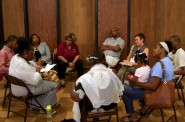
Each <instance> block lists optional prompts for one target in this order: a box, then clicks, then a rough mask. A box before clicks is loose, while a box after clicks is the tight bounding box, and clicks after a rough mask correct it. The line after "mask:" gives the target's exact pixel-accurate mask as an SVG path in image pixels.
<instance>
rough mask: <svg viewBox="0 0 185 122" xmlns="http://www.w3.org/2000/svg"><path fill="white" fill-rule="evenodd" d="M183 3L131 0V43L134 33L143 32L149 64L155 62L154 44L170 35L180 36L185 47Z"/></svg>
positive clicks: (176, 0) (170, 0)
mask: <svg viewBox="0 0 185 122" xmlns="http://www.w3.org/2000/svg"><path fill="white" fill-rule="evenodd" d="M184 5H185V1H184V0H131V35H130V37H131V44H134V35H135V34H137V33H140V32H142V33H144V34H145V36H146V45H147V46H148V47H149V49H150V56H149V63H150V64H151V66H152V65H153V64H154V63H155V62H156V60H154V59H153V58H152V50H153V48H154V46H155V45H156V44H157V43H158V42H160V41H164V40H165V39H168V38H169V37H170V36H171V35H174V34H176V35H178V36H180V38H181V46H182V47H183V48H184V49H185V42H184V41H183V40H185V29H184V28H185V16H184V15H183V14H184V13H185V8H184Z"/></svg>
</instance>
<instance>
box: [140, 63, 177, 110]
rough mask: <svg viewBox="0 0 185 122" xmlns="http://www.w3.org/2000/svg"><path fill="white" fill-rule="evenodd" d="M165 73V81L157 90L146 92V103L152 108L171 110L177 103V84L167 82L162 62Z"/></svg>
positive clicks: (161, 82) (164, 74) (162, 65)
mask: <svg viewBox="0 0 185 122" xmlns="http://www.w3.org/2000/svg"><path fill="white" fill-rule="evenodd" d="M160 63H161V67H162V73H163V81H160V83H159V85H158V87H157V88H156V89H155V90H146V92H145V94H144V102H145V105H146V106H147V107H150V108H170V107H172V106H173V104H174V102H175V84H174V82H173V80H172V81H166V73H165V70H164V64H163V62H162V61H160Z"/></svg>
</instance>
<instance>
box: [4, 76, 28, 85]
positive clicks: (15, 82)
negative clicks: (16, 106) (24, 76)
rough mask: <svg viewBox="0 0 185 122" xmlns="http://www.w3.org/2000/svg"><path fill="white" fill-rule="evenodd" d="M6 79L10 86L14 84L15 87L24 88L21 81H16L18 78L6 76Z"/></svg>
mask: <svg viewBox="0 0 185 122" xmlns="http://www.w3.org/2000/svg"><path fill="white" fill-rule="evenodd" d="M6 78H7V80H8V81H9V82H10V83H11V84H14V85H17V86H23V87H25V83H24V82H23V81H22V80H20V79H18V78H15V77H13V76H11V75H7V76H6Z"/></svg>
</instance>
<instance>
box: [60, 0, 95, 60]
mask: <svg viewBox="0 0 185 122" xmlns="http://www.w3.org/2000/svg"><path fill="white" fill-rule="evenodd" d="M60 20H61V21H60V23H61V41H63V40H64V35H65V34H66V33H68V32H73V33H75V34H76V36H77V42H76V43H77V45H78V46H79V50H80V53H81V58H82V59H83V60H85V59H86V57H87V56H88V55H89V54H92V52H93V51H94V50H95V42H96V40H95V1H94V0H60ZM84 62H85V61H84Z"/></svg>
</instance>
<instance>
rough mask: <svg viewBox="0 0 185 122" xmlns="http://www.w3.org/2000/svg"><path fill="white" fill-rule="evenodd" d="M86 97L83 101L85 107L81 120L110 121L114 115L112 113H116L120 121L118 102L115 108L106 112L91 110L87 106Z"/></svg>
mask: <svg viewBox="0 0 185 122" xmlns="http://www.w3.org/2000/svg"><path fill="white" fill-rule="evenodd" d="M86 99H87V98H85V100H84V103H83V108H82V112H81V122H94V121H96V122H99V121H108V122H110V119H111V117H112V115H116V120H117V122H119V120H118V107H117V104H116V106H115V107H114V108H112V109H110V110H108V111H105V112H89V111H87V110H86V108H85V102H86ZM100 117H104V118H103V119H100ZM105 117H109V118H105ZM88 119H93V120H92V121H88Z"/></svg>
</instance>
